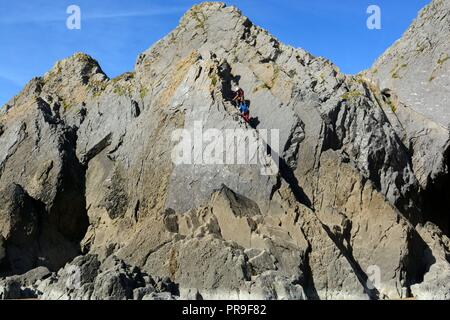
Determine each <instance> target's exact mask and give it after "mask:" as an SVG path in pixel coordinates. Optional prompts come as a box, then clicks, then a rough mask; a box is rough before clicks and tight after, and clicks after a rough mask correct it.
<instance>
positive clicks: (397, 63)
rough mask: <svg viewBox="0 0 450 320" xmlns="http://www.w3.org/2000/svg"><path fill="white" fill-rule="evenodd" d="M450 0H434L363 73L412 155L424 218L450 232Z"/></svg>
mask: <svg viewBox="0 0 450 320" xmlns="http://www.w3.org/2000/svg"><path fill="white" fill-rule="evenodd" d="M449 36H450V1H448V0H433V1H431V3H430V4H429V5H428V6H426V7H425V8H424V9H423V10H421V12H420V13H419V16H418V17H417V19H416V20H415V21H414V23H413V24H412V25H411V27H410V28H409V29H408V30H407V31H406V32H405V34H404V35H403V37H402V38H401V39H399V40H398V41H397V42H396V43H395V44H394V45H393V46H392V47H391V48H389V49H388V50H387V51H386V52H385V53H384V54H383V55H382V56H381V57H380V58H379V59H378V60H377V61H376V62H375V64H374V66H373V67H372V68H371V69H370V70H368V71H367V72H365V73H364V75H365V76H367V77H368V78H370V80H371V81H373V82H375V83H377V84H378V85H379V86H380V88H381V89H382V90H383V99H385V100H386V101H387V102H388V104H389V105H390V108H387V109H386V110H385V112H386V114H387V115H388V117H389V121H390V122H391V124H392V125H393V127H394V128H395V130H396V131H397V133H398V135H399V136H400V137H401V138H402V141H403V143H404V145H405V146H406V147H407V148H408V150H409V153H410V154H411V158H412V167H413V169H414V172H415V174H416V177H417V179H418V181H419V183H420V185H421V189H422V191H421V192H420V193H421V195H420V196H421V198H422V203H423V204H422V208H423V209H422V211H423V214H424V215H425V216H426V220H431V221H433V222H435V223H437V224H439V225H440V226H441V228H443V229H444V231H445V232H446V233H447V234H449V232H450V231H449V230H450V215H449V214H448V207H449V206H450V204H449V202H448V200H447V199H448V197H449V195H450V194H449V192H450V191H449V190H450V174H449V166H450V159H449V154H450V141H449V140H450V139H449V138H450V136H449V132H448V129H449V128H450V127H449V123H450V111H449V108H448V106H449V104H450V101H449V94H448V93H449V89H450V46H449V41H448V38H449Z"/></svg>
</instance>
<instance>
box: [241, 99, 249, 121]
mask: <svg viewBox="0 0 450 320" xmlns="http://www.w3.org/2000/svg"><path fill="white" fill-rule="evenodd" d="M239 111H240V112H241V116H242V118H243V119H244V121H245V122H247V123H250V109H249V108H248V105H247V104H246V103H245V101H243V102H241V104H240V105H239Z"/></svg>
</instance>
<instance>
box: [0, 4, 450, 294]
mask: <svg viewBox="0 0 450 320" xmlns="http://www.w3.org/2000/svg"><path fill="white" fill-rule="evenodd" d="M436 2H437V1H436ZM434 5H435V6H436V8H441V7H440V5H439V4H438V3H435V4H434ZM442 8H445V7H442ZM436 10H438V11H439V12H441V9H436ZM444 16H445V15H443V17H444ZM417 28H418V27H417ZM402 71H406V69H405V70H403V69H402ZM380 74H381V73H380ZM372 75H373V72H372ZM411 79H412V78H411ZM236 85H239V86H240V87H242V88H243V89H244V90H245V93H246V99H247V100H248V101H249V104H250V110H251V115H252V117H253V119H252V121H251V123H250V124H247V123H245V122H244V121H243V120H242V119H241V117H240V115H239V113H238V112H237V110H236V107H235V106H234V105H233V103H232V98H233V93H232V88H233V87H234V86H236ZM383 89H384V88H383V87H382V88H380V87H379V86H377V84H376V83H375V81H374V80H373V78H370V74H369V73H367V74H364V75H358V76H347V75H344V74H342V73H341V72H340V71H339V70H338V68H337V67H336V66H334V65H333V64H332V63H331V62H330V61H327V60H325V59H323V58H316V57H313V56H312V55H310V54H309V53H307V52H305V51H304V50H302V49H295V48H292V47H289V46H286V45H284V44H282V43H280V42H279V41H278V40H277V39H275V38H274V37H273V36H272V35H270V34H269V33H268V32H267V31H265V30H263V29H261V28H259V27H257V26H255V25H254V24H253V23H252V22H251V21H250V20H249V19H248V18H247V17H245V16H244V15H243V14H242V13H241V12H240V11H239V10H238V9H236V8H235V7H228V6H226V5H225V4H223V3H218V2H207V3H203V4H200V5H197V6H195V7H193V8H192V9H191V10H189V11H188V12H187V13H186V14H185V15H184V16H183V18H182V19H181V21H180V24H179V26H178V27H177V28H176V29H175V30H173V31H172V32H171V33H170V34H168V35H167V36H166V37H165V38H163V39H162V40H160V41H158V42H157V43H156V44H154V45H153V46H152V47H151V48H150V49H149V50H147V51H145V52H144V53H142V54H141V55H140V56H139V57H138V58H137V61H136V65H135V69H134V71H132V72H129V73H125V74H123V75H121V76H120V77H117V78H115V79H109V78H108V77H107V76H106V75H105V74H104V73H103V71H102V70H101V67H100V66H99V64H98V63H97V62H96V61H95V60H94V59H92V58H91V57H89V56H87V55H84V54H75V55H74V56H72V57H70V58H67V59H65V60H63V61H61V62H58V63H57V64H56V65H55V67H54V68H53V69H52V70H51V71H49V72H48V73H47V74H46V75H44V76H43V77H41V78H36V79H33V80H32V81H31V82H30V83H29V84H28V85H27V86H26V87H25V88H24V90H23V92H22V93H20V94H19V95H18V96H17V97H15V98H14V99H12V100H11V101H10V102H9V103H8V105H7V106H6V107H5V108H4V111H3V113H2V114H1V115H0V129H1V130H0V190H2V191H0V198H1V199H2V205H1V207H0V231H1V234H0V272H1V276H5V277H6V278H5V280H7V283H6V284H5V285H4V286H3V287H1V285H0V287H1V288H4V289H2V290H3V292H5V293H4V294H3V297H6V298H8V297H15V296H19V297H24V296H27V292H28V293H30V292H31V293H30V294H31V295H32V296H33V297H35V296H38V297H41V298H44V299H137V300H140V299H178V298H180V299H217V298H228V299H384V298H388V299H396V298H408V297H411V296H414V297H417V298H426V297H430V294H434V296H433V297H434V298H437V299H439V298H446V297H448V294H447V293H446V290H447V289H448V288H447V287H446V286H445V285H442V282H444V281H445V279H446V278H445V277H446V276H447V274H446V273H440V272H439V271H438V270H447V269H448V268H449V266H450V264H449V262H448V244H447V240H448V238H447V237H446V234H448V229H446V228H448V224H446V219H447V217H448V216H446V215H445V214H444V213H445V205H446V204H447V205H448V201H447V200H445V201H444V202H437V201H435V199H436V198H435V197H436V195H437V196H440V195H442V199H448V197H447V198H445V192H447V191H448V190H450V189H449V188H446V186H447V185H448V184H447V183H448V181H449V176H448V159H449V157H448V156H449V153H448V150H449V149H448V131H447V129H446V128H445V127H443V126H441V125H439V124H438V123H435V122H433V121H431V120H429V119H428V118H426V115H423V114H422V115H421V114H419V113H417V112H416V111H414V109H413V107H414V106H408V102H407V101H403V100H401V99H402V97H401V92H400V91H399V92H398V93H396V91H395V92H394V91H391V90H383ZM394 89H395V88H392V90H394ZM446 97H448V96H446ZM423 103H425V102H423ZM394 111H395V112H394ZM435 191H437V193H436V192H435ZM446 201H447V202H446ZM436 203H443V205H442V206H441V207H439V206H436V205H435V204H436ZM56 243H57V244H58V245H57V246H56ZM2 248H5V249H6V250H3V249H2ZM75 257H76V258H75ZM74 258H75V259H74ZM66 263H67V264H66ZM42 266H44V267H47V268H48V269H50V271H52V272H54V273H52V274H51V275H50V276H47V275H46V276H45V277H42V278H41V279H36V280H35V281H34V283H33V284H29V283H28V282H27V284H24V282H23V281H22V280H20V281H19V280H18V279H17V278H11V276H12V275H14V274H17V273H23V272H26V271H29V270H36V269H35V268H36V267H42ZM58 269H59V271H58ZM50 271H49V272H50ZM149 275H151V277H150V276H149ZM74 279H75V280H76V281H75V282H76V283H75V285H76V286H77V288H78V289H77V290H75V289H73V285H74V283H72V282H73V280H74ZM434 288H439V290H438V291H433V290H434ZM0 292H1V291H0ZM430 292H431V293H430ZM433 292H437V293H433Z"/></svg>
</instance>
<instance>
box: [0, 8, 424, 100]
mask: <svg viewBox="0 0 450 320" xmlns="http://www.w3.org/2000/svg"><path fill="white" fill-rule="evenodd" d="M199 2H201V1H193V0H127V1H123V0H95V1H93V0H58V1H55V0H15V1H7V0H0V106H1V105H3V104H4V103H6V102H7V101H8V100H9V99H10V98H11V97H12V96H14V95H15V94H17V93H18V92H19V91H20V90H21V89H22V88H23V86H24V85H25V84H26V83H27V82H28V81H29V80H30V79H31V78H33V77H35V76H40V75H43V74H44V73H45V72H46V71H48V70H49V69H50V68H51V67H52V66H53V65H54V63H55V62H56V61H58V60H60V59H63V58H65V57H67V56H70V55H72V54H73V53H74V52H78V51H81V52H86V53H88V54H90V55H92V56H93V57H94V58H95V59H97V60H98V61H99V62H100V65H101V66H102V68H103V70H104V71H105V72H106V73H107V74H108V76H110V77H115V76H117V75H119V74H121V73H123V72H126V71H130V70H132V69H133V65H134V62H135V60H136V57H137V55H138V54H139V53H140V52H142V51H144V50H146V49H147V48H148V47H150V46H151V45H152V44H153V43H154V42H155V41H157V40H158V39H160V38H162V37H163V36H164V35H166V34H167V33H168V32H170V31H171V30H172V29H173V28H175V27H176V26H177V24H178V21H179V19H180V17H181V16H182V15H183V13H184V12H185V11H186V10H187V9H189V8H190V7H191V6H192V5H194V4H196V3H199ZM225 2H226V3H227V4H232V5H236V6H238V7H239V8H240V9H241V10H242V11H243V12H244V14H245V15H247V16H248V17H249V18H250V19H251V20H252V21H253V22H254V23H256V24H258V25H260V26H262V27H264V28H265V29H267V30H269V31H270V32H271V33H272V34H274V35H275V36H276V37H278V38H279V39H280V40H281V41H283V42H285V43H287V44H290V45H292V46H295V47H301V48H304V49H306V50H307V51H309V52H311V53H312V54H314V55H317V56H324V57H326V58H328V59H330V60H332V61H333V62H334V63H335V64H337V65H338V66H339V67H340V68H341V70H342V71H343V72H346V73H357V72H359V71H361V70H364V69H366V68H368V67H369V66H370V65H371V64H372V63H373V61H374V60H375V59H376V58H377V57H378V56H380V55H381V54H382V53H383V52H384V50H385V49H387V48H388V47H389V46H390V45H391V44H392V43H393V42H394V41H395V40H397V39H398V38H399V37H401V35H402V34H403V32H404V31H405V30H406V29H407V27H408V26H409V25H410V23H411V22H412V20H413V19H414V18H415V17H416V16H417V13H418V11H419V10H420V9H421V8H422V7H423V6H425V5H426V4H428V3H429V2H430V0H394V1H393V0H316V1H311V0H239V1H238V0H230V1H225ZM72 4H75V5H78V6H79V7H80V8H81V14H82V17H81V18H82V25H81V27H82V28H81V30H68V29H67V28H66V19H67V17H68V14H67V13H66V9H67V7H68V6H69V5H72ZM372 4H375V5H378V6H379V7H380V8H381V12H382V29H381V30H369V29H368V28H367V27H366V20H367V18H368V16H369V15H368V14H367V13H366V9H367V7H368V6H369V5H372Z"/></svg>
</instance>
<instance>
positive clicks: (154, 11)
mask: <svg viewBox="0 0 450 320" xmlns="http://www.w3.org/2000/svg"><path fill="white" fill-rule="evenodd" d="M184 11H186V8H185V7H160V8H151V9H146V10H142V11H129V12H126V11H124V12H109V13H89V12H86V11H83V7H81V19H82V20H84V21H86V20H102V19H105V20H106V19H121V18H139V17H155V16H164V15H171V14H180V13H183V12H184ZM66 19H67V14H66V13H65V12H61V13H55V12H54V13H52V15H48V14H47V15H38V14H36V15H35V16H29V15H26V16H20V15H12V16H10V17H7V16H6V17H2V18H1V19H0V25H1V24H3V25H8V24H9V25H11V24H29V23H53V22H64V21H66Z"/></svg>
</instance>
